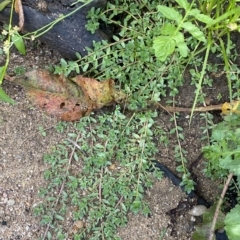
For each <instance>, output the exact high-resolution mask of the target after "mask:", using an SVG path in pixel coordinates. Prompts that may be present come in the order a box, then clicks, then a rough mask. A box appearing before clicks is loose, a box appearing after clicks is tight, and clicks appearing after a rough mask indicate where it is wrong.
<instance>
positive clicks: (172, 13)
mask: <svg viewBox="0 0 240 240" xmlns="http://www.w3.org/2000/svg"><path fill="white" fill-rule="evenodd" d="M157 8H158V11H159V12H161V13H162V15H163V16H164V17H166V18H168V19H170V20H174V21H176V22H177V23H179V22H181V21H182V15H181V14H180V13H179V12H178V11H176V10H175V9H173V8H170V7H166V6H163V5H158V6H157Z"/></svg>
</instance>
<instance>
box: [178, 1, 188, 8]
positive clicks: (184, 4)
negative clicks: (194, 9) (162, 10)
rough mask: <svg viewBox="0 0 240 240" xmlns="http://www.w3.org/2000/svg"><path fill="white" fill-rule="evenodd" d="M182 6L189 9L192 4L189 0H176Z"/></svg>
mask: <svg viewBox="0 0 240 240" xmlns="http://www.w3.org/2000/svg"><path fill="white" fill-rule="evenodd" d="M176 2H177V3H178V4H179V6H180V7H182V8H184V9H185V10H187V9H189V7H190V4H189V3H188V1H187V0H176Z"/></svg>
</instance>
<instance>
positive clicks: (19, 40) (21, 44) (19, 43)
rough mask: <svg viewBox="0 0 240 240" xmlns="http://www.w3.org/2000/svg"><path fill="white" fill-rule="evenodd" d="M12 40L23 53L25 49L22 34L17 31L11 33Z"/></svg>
mask: <svg viewBox="0 0 240 240" xmlns="http://www.w3.org/2000/svg"><path fill="white" fill-rule="evenodd" d="M12 41H13V44H14V45H15V47H16V48H17V50H18V51H19V52H20V53H21V54H23V55H25V54H26V49H25V44H24V41H23V38H22V36H21V35H20V34H19V33H14V34H13V35H12Z"/></svg>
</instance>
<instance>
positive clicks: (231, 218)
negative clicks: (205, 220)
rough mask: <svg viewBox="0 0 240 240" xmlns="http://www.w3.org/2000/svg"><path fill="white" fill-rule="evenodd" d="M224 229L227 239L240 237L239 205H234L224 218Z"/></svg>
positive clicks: (233, 239)
mask: <svg viewBox="0 0 240 240" xmlns="http://www.w3.org/2000/svg"><path fill="white" fill-rule="evenodd" d="M224 222H225V224H226V226H225V230H226V233H227V236H228V238H229V240H239V239H240V231H239V229H240V205H236V207H235V208H233V209H232V210H231V211H230V212H229V213H228V214H227V215H226V218H225V221H224Z"/></svg>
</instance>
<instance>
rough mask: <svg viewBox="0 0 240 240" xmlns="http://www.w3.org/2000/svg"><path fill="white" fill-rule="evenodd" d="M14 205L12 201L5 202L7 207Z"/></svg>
mask: <svg viewBox="0 0 240 240" xmlns="http://www.w3.org/2000/svg"><path fill="white" fill-rule="evenodd" d="M14 204H15V201H14V200H8V201H7V205H8V206H12V205H14Z"/></svg>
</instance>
